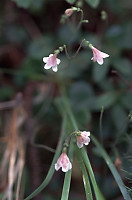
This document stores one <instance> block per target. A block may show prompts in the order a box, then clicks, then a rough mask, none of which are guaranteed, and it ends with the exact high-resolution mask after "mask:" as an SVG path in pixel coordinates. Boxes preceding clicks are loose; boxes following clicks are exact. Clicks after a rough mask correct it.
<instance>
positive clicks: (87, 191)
mask: <svg viewBox="0 0 132 200" xmlns="http://www.w3.org/2000/svg"><path fill="white" fill-rule="evenodd" d="M76 156H77V160H78V164H79V167H80V169H81V171H82V174H83V183H84V188H85V194H86V198H87V200H93V195H92V190H91V186H90V182H89V178H88V173H87V170H86V167H85V165H84V162H83V159H82V156H81V152H80V150H79V149H78V147H77V146H76Z"/></svg>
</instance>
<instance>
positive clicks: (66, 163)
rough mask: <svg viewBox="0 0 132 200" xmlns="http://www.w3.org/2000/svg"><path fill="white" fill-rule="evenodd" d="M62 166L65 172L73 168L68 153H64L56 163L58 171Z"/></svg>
mask: <svg viewBox="0 0 132 200" xmlns="http://www.w3.org/2000/svg"><path fill="white" fill-rule="evenodd" d="M60 168H62V171H63V172H67V171H68V170H70V169H71V168H72V164H71V162H70V160H69V158H68V156H67V154H66V153H62V154H61V155H60V157H59V158H58V160H57V163H56V164H55V170H56V171H58V170H59V169H60Z"/></svg>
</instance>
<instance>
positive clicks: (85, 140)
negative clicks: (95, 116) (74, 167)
mask: <svg viewBox="0 0 132 200" xmlns="http://www.w3.org/2000/svg"><path fill="white" fill-rule="evenodd" d="M89 136H90V132H89V131H80V132H79V133H77V146H78V147H79V148H82V147H83V144H85V145H88V144H89V142H90V137H89Z"/></svg>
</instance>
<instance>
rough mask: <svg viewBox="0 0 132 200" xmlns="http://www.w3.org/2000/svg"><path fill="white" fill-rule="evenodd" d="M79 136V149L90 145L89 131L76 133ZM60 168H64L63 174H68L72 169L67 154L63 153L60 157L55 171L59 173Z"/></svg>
mask: <svg viewBox="0 0 132 200" xmlns="http://www.w3.org/2000/svg"><path fill="white" fill-rule="evenodd" d="M76 135H77V146H78V147H79V148H82V147H83V144H85V145H88V144H89V142H90V138H89V136H90V132H89V131H88V132H87V131H79V132H76ZM60 168H62V171H63V172H67V171H68V170H70V169H71V168H72V164H71V162H70V160H69V158H68V156H67V154H66V153H65V152H63V153H62V154H61V155H60V157H59V158H58V160H57V163H56V164H55V170H56V171H58V170H59V169H60Z"/></svg>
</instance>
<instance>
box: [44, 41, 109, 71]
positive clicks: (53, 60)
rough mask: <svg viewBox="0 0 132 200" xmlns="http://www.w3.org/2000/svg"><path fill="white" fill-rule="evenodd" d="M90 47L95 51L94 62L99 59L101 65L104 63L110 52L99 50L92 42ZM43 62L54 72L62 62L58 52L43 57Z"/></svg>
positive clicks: (45, 66) (46, 67)
mask: <svg viewBox="0 0 132 200" xmlns="http://www.w3.org/2000/svg"><path fill="white" fill-rule="evenodd" d="M89 47H90V48H91V49H92V52H93V57H92V58H91V60H93V61H94V62H96V61H97V62H98V64H99V65H102V64H103V58H107V57H109V55H108V54H106V53H103V52H102V51H99V50H98V49H96V48H95V47H93V46H92V45H91V44H89ZM60 48H62V47H60ZM61 51H63V50H61ZM58 52H59V53H60V50H58ZM43 62H44V63H46V64H45V65H44V68H45V69H50V68H52V70H53V71H54V72H57V71H58V68H57V65H59V64H60V59H58V58H57V53H54V54H50V55H49V57H43Z"/></svg>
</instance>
